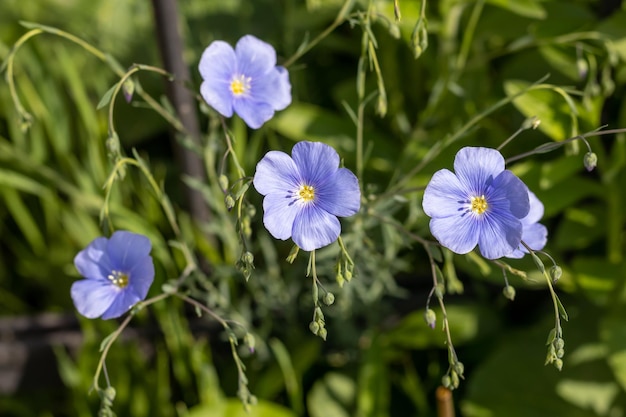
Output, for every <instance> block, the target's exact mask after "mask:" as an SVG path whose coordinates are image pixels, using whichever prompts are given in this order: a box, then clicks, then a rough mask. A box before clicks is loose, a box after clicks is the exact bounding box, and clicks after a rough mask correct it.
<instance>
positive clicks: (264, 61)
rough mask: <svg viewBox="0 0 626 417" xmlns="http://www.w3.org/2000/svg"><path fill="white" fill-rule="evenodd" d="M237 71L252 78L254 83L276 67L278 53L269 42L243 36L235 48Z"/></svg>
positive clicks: (250, 36)
mask: <svg viewBox="0 0 626 417" xmlns="http://www.w3.org/2000/svg"><path fill="white" fill-rule="evenodd" d="M235 54H236V56H237V64H238V67H237V71H238V72H239V74H241V75H245V76H246V77H251V78H252V82H253V83H254V82H255V81H256V79H257V78H259V77H263V76H264V75H265V74H266V73H268V72H269V71H271V70H273V68H274V67H275V66H276V51H275V50H274V47H273V46H272V45H270V44H269V43H267V42H263V41H262V40H260V39H258V38H256V37H254V36H252V35H246V36H243V37H242V38H241V39H239V41H237V45H236V46H235Z"/></svg>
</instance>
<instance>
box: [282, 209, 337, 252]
mask: <svg viewBox="0 0 626 417" xmlns="http://www.w3.org/2000/svg"><path fill="white" fill-rule="evenodd" d="M339 233H341V224H340V223H339V220H338V219H337V217H336V216H333V215H332V214H330V213H328V212H327V211H326V210H323V209H321V208H319V207H316V206H315V204H307V205H306V206H304V207H303V209H302V210H299V212H298V214H297V215H296V218H295V221H294V223H293V233H292V239H293V241H294V243H295V244H296V245H298V247H300V248H301V249H303V250H306V251H312V250H315V249H319V248H322V247H324V246H326V245H330V244H331V243H333V242H334V241H335V240H337V238H338V237H339Z"/></svg>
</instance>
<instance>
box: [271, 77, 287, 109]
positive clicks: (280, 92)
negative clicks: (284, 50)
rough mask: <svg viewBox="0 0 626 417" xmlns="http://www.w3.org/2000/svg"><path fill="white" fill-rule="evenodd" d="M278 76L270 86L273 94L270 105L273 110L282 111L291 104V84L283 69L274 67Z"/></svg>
mask: <svg viewBox="0 0 626 417" xmlns="http://www.w3.org/2000/svg"><path fill="white" fill-rule="evenodd" d="M275 71H276V73H277V74H278V76H277V77H276V80H275V81H274V83H273V85H272V89H273V90H274V94H273V96H272V101H271V103H272V105H273V106H274V110H283V109H284V108H286V107H287V106H288V105H290V104H291V83H290V82H289V73H288V72H287V69H285V67H276V69H275Z"/></svg>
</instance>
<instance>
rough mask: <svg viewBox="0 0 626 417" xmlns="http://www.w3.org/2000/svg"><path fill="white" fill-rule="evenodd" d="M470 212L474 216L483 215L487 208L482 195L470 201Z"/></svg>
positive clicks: (487, 205)
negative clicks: (474, 214)
mask: <svg viewBox="0 0 626 417" xmlns="http://www.w3.org/2000/svg"><path fill="white" fill-rule="evenodd" d="M470 204H471V210H472V211H473V212H474V213H476V214H483V213H484V212H485V211H487V208H489V204H487V200H486V199H485V196H484V195H481V196H480V197H472V198H471V200H470Z"/></svg>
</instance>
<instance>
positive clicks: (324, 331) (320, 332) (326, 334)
mask: <svg viewBox="0 0 626 417" xmlns="http://www.w3.org/2000/svg"><path fill="white" fill-rule="evenodd" d="M317 335H318V336H319V337H321V338H322V339H323V340H324V341H326V336H328V332H327V331H326V329H325V328H324V327H322V328H321V329H320V330H319V332H317Z"/></svg>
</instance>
